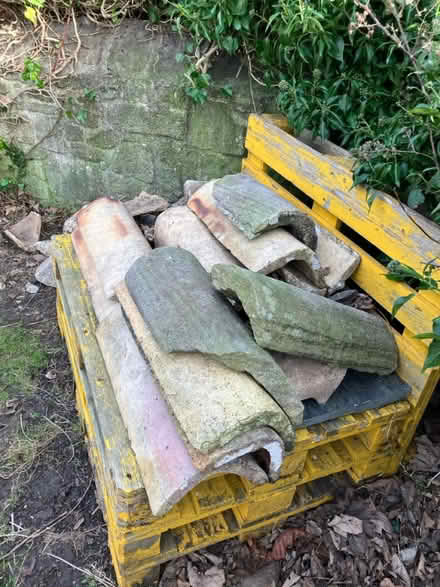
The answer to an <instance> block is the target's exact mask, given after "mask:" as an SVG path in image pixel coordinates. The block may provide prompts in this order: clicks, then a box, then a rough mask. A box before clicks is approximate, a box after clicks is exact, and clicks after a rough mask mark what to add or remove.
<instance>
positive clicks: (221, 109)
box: [0, 21, 274, 207]
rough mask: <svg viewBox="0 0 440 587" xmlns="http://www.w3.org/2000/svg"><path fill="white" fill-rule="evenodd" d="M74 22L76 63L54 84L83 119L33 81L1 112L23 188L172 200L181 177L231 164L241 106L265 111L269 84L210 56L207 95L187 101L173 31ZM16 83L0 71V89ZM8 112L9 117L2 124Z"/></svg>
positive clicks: (59, 201) (86, 196) (244, 111)
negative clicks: (24, 158)
mask: <svg viewBox="0 0 440 587" xmlns="http://www.w3.org/2000/svg"><path fill="white" fill-rule="evenodd" d="M80 31H81V38H82V48H81V51H80V54H79V60H78V63H77V66H76V69H75V71H74V72H73V73H72V74H71V75H69V76H68V77H67V78H66V79H65V80H62V81H61V82H59V83H58V84H57V87H56V88H55V90H54V92H55V96H56V97H57V99H59V100H60V102H62V103H63V104H65V105H66V104H67V103H68V99H69V97H70V98H73V107H72V110H73V111H78V110H79V108H84V109H86V110H87V112H88V118H87V121H86V122H81V123H80V122H78V121H77V120H75V119H69V118H67V117H66V116H65V114H61V113H60V109H59V108H58V107H57V106H56V104H55V103H54V100H53V98H51V97H49V96H47V95H45V94H44V93H40V94H39V92H38V91H36V90H35V91H30V92H29V91H26V92H24V93H21V94H20V95H19V96H18V98H17V99H16V100H15V102H14V104H13V105H12V107H11V108H10V109H9V111H8V117H7V120H4V119H3V120H2V119H0V135H1V136H5V137H7V138H9V139H11V138H13V139H14V140H15V141H16V142H17V144H18V145H20V146H21V147H22V148H23V150H24V151H25V152H29V151H30V149H32V151H31V152H30V153H29V162H28V166H27V177H26V187H27V189H28V190H29V191H30V192H31V193H33V194H34V195H35V196H36V197H38V198H39V199H40V200H41V201H42V203H43V204H47V205H61V206H64V207H75V206H77V205H78V204H79V203H80V202H83V201H87V200H92V199H94V198H96V197H99V196H101V195H104V194H105V195H110V196H118V197H121V196H134V195H136V194H137V193H138V192H139V191H141V190H146V191H149V192H154V193H159V194H162V195H163V196H165V197H167V198H168V199H170V200H175V199H177V198H178V197H179V196H180V195H181V193H182V185H183V182H184V181H185V180H186V179H188V178H193V179H211V178H213V177H218V176H221V175H224V174H226V173H231V172H236V171H237V170H239V168H240V158H241V157H242V155H243V153H244V147H243V138H244V132H245V129H246V124H247V117H248V114H249V113H250V112H252V111H254V110H257V111H259V112H263V111H269V112H271V111H274V98H273V93H271V92H270V91H268V90H266V89H265V88H262V87H261V86H259V85H258V84H256V83H255V82H251V80H250V78H249V76H248V72H247V69H246V67H244V66H241V64H240V62H239V61H237V60H236V59H232V58H230V59H228V58H223V59H221V60H219V61H218V62H217V63H216V64H215V65H214V67H213V68H212V70H210V73H211V75H212V77H213V80H214V83H213V87H212V88H211V89H210V91H209V100H208V102H207V103H205V104H204V105H196V104H194V103H193V102H192V101H191V100H190V99H189V98H188V97H187V96H186V95H185V93H184V91H183V89H182V81H183V73H182V72H183V66H182V65H181V64H178V63H177V62H176V53H177V52H179V51H182V43H183V42H182V40H181V39H180V38H179V37H178V36H177V35H175V34H173V33H161V34H158V33H157V34H153V35H152V34H151V33H149V32H147V31H146V29H145V23H143V22H140V21H128V22H127V23H125V24H123V25H121V27H120V28H118V29H116V30H114V31H109V30H108V29H98V28H95V27H94V26H93V27H92V26H91V25H90V24H87V23H82V24H81V29H80ZM251 83H252V86H251ZM225 84H231V85H232V88H233V94H232V97H230V98H229V97H227V96H224V95H223V93H222V91H221V87H222V86H223V85H225ZM25 88H28V89H30V88H31V86H30V85H29V82H27V85H26V83H25V82H23V81H21V80H20V77H19V76H18V75H14V76H8V77H6V78H3V79H2V80H0V94H3V95H6V96H8V97H9V98H14V97H15V96H16V95H17V94H19V93H20V92H21V91H22V90H23V89H25ZM85 88H93V89H94V90H96V100H95V101H94V102H88V101H87V100H85V99H84V97H83V95H84V89H85ZM15 116H17V117H18V118H19V120H20V122H19V123H18V124H17V125H16V124H11V117H15ZM46 135H48V136H46ZM44 137H45V138H44ZM42 139H43V140H42ZM39 141H41V143H39ZM38 143H39V144H38ZM36 144H37V146H36V147H35V148H33V147H34V146H35V145H36ZM4 164H5V161H4V160H3V167H4ZM0 166H1V162H0ZM1 175H2V173H1V170H0V176H1Z"/></svg>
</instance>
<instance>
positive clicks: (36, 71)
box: [21, 57, 45, 89]
mask: <svg viewBox="0 0 440 587" xmlns="http://www.w3.org/2000/svg"><path fill="white" fill-rule="evenodd" d="M21 78H22V79H23V80H24V81H30V82H32V83H33V84H34V85H36V86H37V88H39V89H41V88H44V85H45V83H44V81H43V80H42V79H41V65H40V64H39V63H38V61H34V60H33V59H31V58H30V57H26V58H25V60H24V70H23V73H22V74H21Z"/></svg>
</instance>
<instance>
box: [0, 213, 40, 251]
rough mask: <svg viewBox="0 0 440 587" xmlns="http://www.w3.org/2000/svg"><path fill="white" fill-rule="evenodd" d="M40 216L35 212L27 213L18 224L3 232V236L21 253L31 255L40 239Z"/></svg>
mask: <svg viewBox="0 0 440 587" xmlns="http://www.w3.org/2000/svg"><path fill="white" fill-rule="evenodd" d="M40 232H41V216H40V215H39V214H37V212H29V214H28V215H27V216H25V217H24V218H23V219H22V220H20V222H17V223H16V224H14V225H13V226H10V227H9V228H8V229H7V230H5V231H4V233H5V235H6V236H7V237H8V238H10V239H11V241H13V242H14V243H15V244H16V245H17V247H20V249H22V250H23V251H26V252H28V253H31V252H32V251H34V250H35V248H34V247H35V244H36V243H37V242H38V239H39V238H40Z"/></svg>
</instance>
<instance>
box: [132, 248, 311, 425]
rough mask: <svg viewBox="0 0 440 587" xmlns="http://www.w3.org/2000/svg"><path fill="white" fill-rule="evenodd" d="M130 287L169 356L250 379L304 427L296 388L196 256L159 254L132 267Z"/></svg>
mask: <svg viewBox="0 0 440 587" xmlns="http://www.w3.org/2000/svg"><path fill="white" fill-rule="evenodd" d="M220 267H235V266H234V265H220ZM270 281H274V280H272V279H271V280H270ZM125 283H126V285H127V288H128V290H129V293H130V295H131V297H132V298H133V300H134V302H135V304H136V307H137V308H138V310H139V312H140V313H141V315H142V318H143V320H144V321H145V323H146V324H147V326H148V328H150V329H151V332H152V334H153V336H154V338H155V340H156V341H157V343H158V344H159V345H160V347H161V348H162V349H163V350H164V351H166V352H168V353H172V352H174V353H181V352H186V353H200V354H201V355H203V356H206V357H207V358H210V359H215V360H216V361H218V362H220V363H223V365H225V366H226V367H229V368H230V369H233V370H235V371H239V372H245V373H249V374H250V375H251V376H252V377H254V379H255V380H256V381H258V383H260V384H261V385H262V386H263V387H264V388H265V389H266V391H268V392H269V393H270V395H271V396H272V397H273V398H274V399H275V401H276V402H277V403H278V404H279V405H280V406H281V407H282V408H283V410H284V411H285V412H286V414H287V415H288V416H289V418H290V420H291V423H292V425H293V426H294V427H296V426H297V425H298V424H299V423H301V420H302V411H303V407H302V404H301V402H300V401H299V400H298V399H297V398H296V395H295V388H292V385H291V384H290V383H289V382H288V380H287V377H286V376H285V375H284V373H283V371H282V370H281V369H280V367H279V366H278V365H277V364H276V362H275V361H274V360H273V358H272V357H271V356H270V354H269V353H268V352H267V351H265V350H264V349H262V348H261V347H260V346H259V345H258V344H256V342H255V341H254V339H253V338H252V335H251V334H250V332H249V330H248V328H247V326H246V325H245V324H243V322H242V321H241V319H240V318H239V316H238V315H237V314H236V313H235V312H234V310H233V309H232V307H231V305H230V304H229V303H228V302H227V301H226V300H225V299H224V298H223V296H221V295H220V294H219V293H217V292H216V291H215V290H214V288H213V287H212V284H211V280H210V277H209V274H208V273H207V272H206V271H205V270H204V269H203V267H202V265H201V264H200V263H199V262H198V261H197V259H196V258H195V257H194V256H193V255H192V254H191V253H189V252H188V251H185V250H183V249H177V248H173V247H160V248H158V249H155V250H154V251H153V252H152V253H151V254H150V255H149V256H148V257H141V258H139V259H138V260H137V261H136V262H135V263H134V264H133V265H132V266H131V267H130V269H129V270H128V272H127V274H126V277H125Z"/></svg>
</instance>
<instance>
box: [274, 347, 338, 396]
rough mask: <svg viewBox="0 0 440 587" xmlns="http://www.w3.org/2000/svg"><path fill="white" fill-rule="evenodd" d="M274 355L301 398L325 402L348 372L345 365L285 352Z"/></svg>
mask: <svg viewBox="0 0 440 587" xmlns="http://www.w3.org/2000/svg"><path fill="white" fill-rule="evenodd" d="M272 356H273V358H274V359H275V361H276V362H277V363H278V365H279V366H280V367H281V369H282V370H283V371H284V373H285V374H286V375H287V378H288V379H289V381H291V383H292V385H294V386H295V393H296V394H297V396H298V397H299V398H300V399H301V400H305V399H310V398H312V399H314V400H316V401H317V402H318V403H320V404H325V402H326V401H327V400H328V399H329V397H330V396H331V395H332V393H333V392H334V391H335V389H337V387H338V386H339V384H340V383H341V381H342V380H343V379H344V377H345V374H346V372H347V369H346V368H345V367H339V366H338V365H330V364H328V363H323V362H322V361H315V360H313V359H304V358H303V357H292V355H287V354H285V353H276V352H273V353H272Z"/></svg>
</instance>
